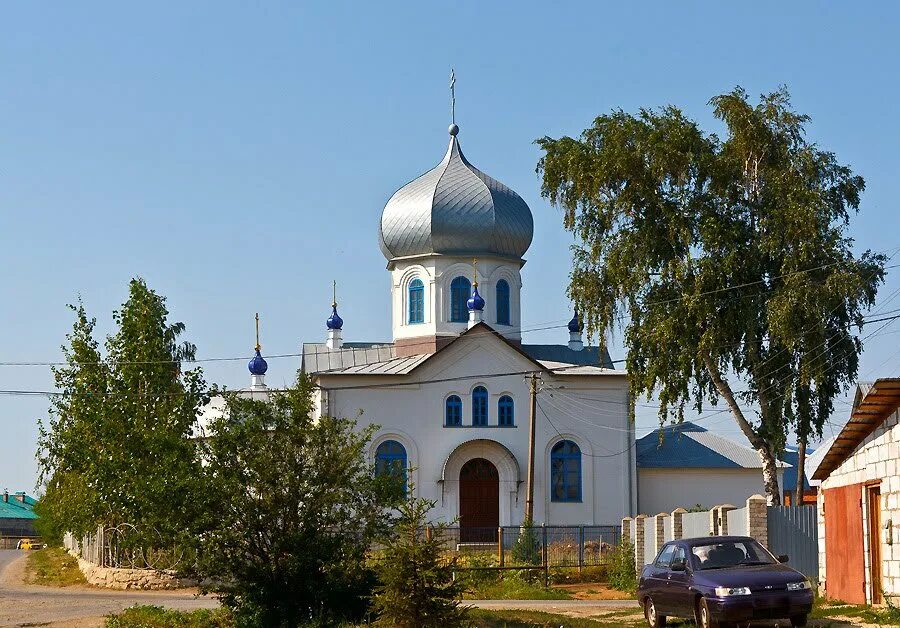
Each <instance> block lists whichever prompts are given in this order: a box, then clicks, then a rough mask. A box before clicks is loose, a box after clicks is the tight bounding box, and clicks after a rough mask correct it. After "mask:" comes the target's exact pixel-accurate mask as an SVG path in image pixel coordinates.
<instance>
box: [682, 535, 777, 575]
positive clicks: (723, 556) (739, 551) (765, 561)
mask: <svg viewBox="0 0 900 628" xmlns="http://www.w3.org/2000/svg"><path fill="white" fill-rule="evenodd" d="M691 553H692V554H693V555H694V560H695V561H696V563H697V568H698V569H723V568H727V567H741V566H750V565H771V564H774V563H775V560H774V559H773V558H772V555H771V554H769V553H768V552H767V551H766V550H765V549H763V546H762V545H760V544H759V543H757V542H756V541H752V540H747V541H724V542H721V543H710V544H709V545H695V546H693V547H692V548H691Z"/></svg>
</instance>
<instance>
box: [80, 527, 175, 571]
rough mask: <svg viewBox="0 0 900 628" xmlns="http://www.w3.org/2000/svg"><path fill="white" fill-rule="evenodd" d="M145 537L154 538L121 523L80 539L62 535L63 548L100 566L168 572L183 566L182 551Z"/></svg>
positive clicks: (171, 545) (100, 529)
mask: <svg viewBox="0 0 900 628" xmlns="http://www.w3.org/2000/svg"><path fill="white" fill-rule="evenodd" d="M148 536H149V538H151V539H152V538H153V537H152V535H147V534H145V533H141V531H140V530H138V528H136V527H135V526H133V525H130V524H123V525H119V526H115V527H109V528H103V527H98V528H97V531H96V533H94V534H86V535H84V536H83V537H81V538H75V536H73V535H72V534H71V533H68V532H67V533H66V534H65V535H64V536H63V546H64V547H65V548H66V549H67V550H72V551H74V552H76V553H77V554H78V555H79V556H81V557H82V558H83V559H85V560H86V561H88V562H91V563H93V564H95V565H99V566H101V567H121V568H126V569H153V570H157V571H167V570H173V569H177V568H178V567H179V566H181V565H183V564H184V562H185V560H186V556H185V550H184V548H182V547H179V546H178V545H174V544H166V543H162V542H158V543H149V542H148V540H147V539H148Z"/></svg>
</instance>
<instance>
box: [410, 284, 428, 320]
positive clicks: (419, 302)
mask: <svg viewBox="0 0 900 628" xmlns="http://www.w3.org/2000/svg"><path fill="white" fill-rule="evenodd" d="M409 322H410V323H411V324H412V323H424V322H425V285H424V284H423V283H422V280H421V279H413V280H412V281H410V282H409Z"/></svg>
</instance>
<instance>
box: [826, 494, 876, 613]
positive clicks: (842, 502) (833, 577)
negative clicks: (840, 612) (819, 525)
mask: <svg viewBox="0 0 900 628" xmlns="http://www.w3.org/2000/svg"><path fill="white" fill-rule="evenodd" d="M862 491H863V485H862V484H851V485H850V486H842V487H840V488H830V489H826V490H825V591H826V593H827V594H828V597H829V598H831V599H835V600H843V601H845V602H849V603H851V604H865V603H866V575H865V563H864V556H863V551H864V550H863V521H862V494H863V493H862Z"/></svg>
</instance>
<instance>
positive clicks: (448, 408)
mask: <svg viewBox="0 0 900 628" xmlns="http://www.w3.org/2000/svg"><path fill="white" fill-rule="evenodd" d="M444 405H445V416H446V418H445V419H444V421H445V422H444V425H446V426H448V427H454V426H457V425H462V399H460V398H459V397H457V396H456V395H450V396H449V397H447V401H446V402H445V404H444Z"/></svg>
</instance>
